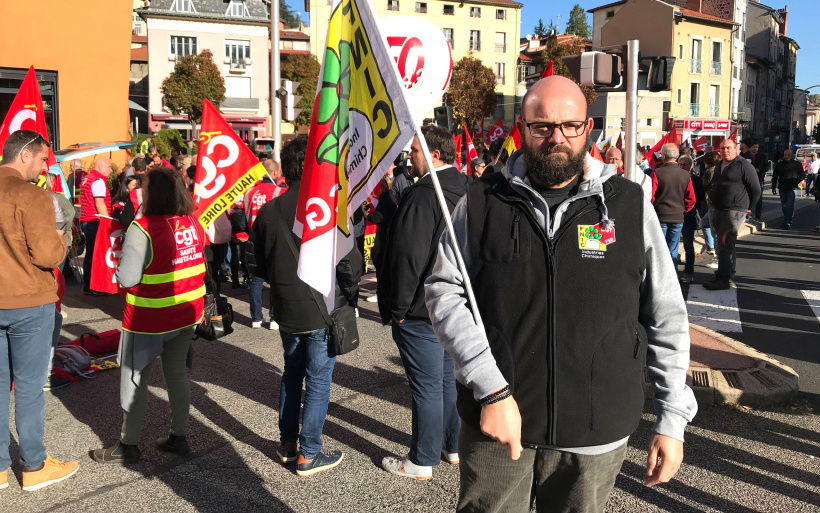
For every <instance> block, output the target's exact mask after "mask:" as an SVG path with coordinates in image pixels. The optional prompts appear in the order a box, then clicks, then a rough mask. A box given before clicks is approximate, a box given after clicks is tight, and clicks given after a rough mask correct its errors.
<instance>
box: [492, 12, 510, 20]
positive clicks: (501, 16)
mask: <svg viewBox="0 0 820 513" xmlns="http://www.w3.org/2000/svg"><path fill="white" fill-rule="evenodd" d="M495 19H497V20H506V19H507V11H501V10H498V11H495Z"/></svg>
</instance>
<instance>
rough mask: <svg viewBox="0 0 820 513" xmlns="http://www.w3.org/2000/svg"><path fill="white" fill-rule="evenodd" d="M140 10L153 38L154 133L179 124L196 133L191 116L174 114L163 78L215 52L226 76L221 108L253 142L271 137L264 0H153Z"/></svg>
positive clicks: (184, 130) (151, 101) (151, 115)
mask: <svg viewBox="0 0 820 513" xmlns="http://www.w3.org/2000/svg"><path fill="white" fill-rule="evenodd" d="M136 12H138V13H139V15H140V16H141V17H142V19H144V20H145V22H146V27H147V32H148V34H147V36H148V68H149V70H150V73H149V75H148V94H149V101H148V105H149V108H148V111H149V114H148V124H149V129H150V131H151V132H156V131H158V130H160V129H161V128H176V129H178V130H179V131H180V132H181V133H182V135H183V138H184V139H190V138H191V137H192V134H191V133H190V131H191V125H190V123H189V122H188V116H187V115H184V114H183V115H177V114H172V113H171V112H170V111H168V110H167V109H166V108H165V106H164V102H163V99H162V92H161V86H162V81H163V80H165V78H166V77H167V76H168V75H169V74H170V73H171V72H172V71H173V69H174V65H175V63H176V60H177V59H178V58H180V57H182V56H185V55H191V54H198V53H200V52H202V51H203V50H206V49H207V50H210V51H211V52H212V53H213V56H214V60H215V62H216V64H217V67H219V69H220V71H221V72H222V76H223V77H224V79H225V89H226V91H225V101H224V102H222V104H221V105H220V106H219V110H220V112H221V113H222V114H223V116H225V119H226V120H227V121H228V123H229V124H230V125H231V126H232V127H233V128H234V130H235V131H236V132H237V133H238V134H239V135H240V137H241V138H242V139H243V140H244V141H246V142H249V141H251V140H252V139H254V138H256V137H264V136H265V135H267V129H268V116H269V114H270V106H269V103H268V98H269V96H270V59H269V55H270V53H269V49H270V43H269V37H268V35H269V24H270V22H269V14H268V13H269V11H268V7H267V4H265V3H264V2H262V0H230V1H223V0H153V1H152V2H151V3H150V5H149V6H148V7H145V8H142V9H138V10H137V11H136Z"/></svg>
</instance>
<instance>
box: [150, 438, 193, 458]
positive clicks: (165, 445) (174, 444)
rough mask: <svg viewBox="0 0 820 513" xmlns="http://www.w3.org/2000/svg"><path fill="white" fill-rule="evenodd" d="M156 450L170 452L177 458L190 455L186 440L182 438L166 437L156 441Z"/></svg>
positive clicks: (189, 447)
mask: <svg viewBox="0 0 820 513" xmlns="http://www.w3.org/2000/svg"><path fill="white" fill-rule="evenodd" d="M157 449H159V450H160V451H165V452H170V453H173V454H176V455H177V456H188V455H189V454H191V446H189V445H188V438H187V437H184V436H177V435H168V438H160V439H159V440H157Z"/></svg>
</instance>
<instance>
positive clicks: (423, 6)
mask: <svg viewBox="0 0 820 513" xmlns="http://www.w3.org/2000/svg"><path fill="white" fill-rule="evenodd" d="M416 12H418V13H421V14H427V2H416Z"/></svg>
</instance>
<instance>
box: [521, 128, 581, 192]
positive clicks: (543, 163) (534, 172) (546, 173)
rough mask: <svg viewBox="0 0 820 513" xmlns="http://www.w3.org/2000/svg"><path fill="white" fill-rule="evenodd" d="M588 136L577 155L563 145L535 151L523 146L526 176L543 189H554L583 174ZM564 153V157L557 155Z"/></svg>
mask: <svg viewBox="0 0 820 513" xmlns="http://www.w3.org/2000/svg"><path fill="white" fill-rule="evenodd" d="M588 143H589V136H587V137H586V138H585V140H584V145H583V147H582V149H581V150H580V151H579V152H578V153H573V152H572V148H570V147H569V146H565V145H563V144H558V145H555V146H552V147H545V148H544V149H542V150H535V149H533V148H530V147H528V146H527V145H526V144H525V145H524V163H525V164H526V165H527V174H528V175H529V176H530V177H531V178H532V179H533V180H534V181H535V182H537V183H538V184H539V185H541V186H543V187H555V186H556V185H560V184H562V183H565V182H568V181H569V180H571V179H572V178H575V177H576V176H578V175H579V174H581V173H583V172H584V159H585V158H586V147H587V146H588ZM559 153H564V155H559Z"/></svg>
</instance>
